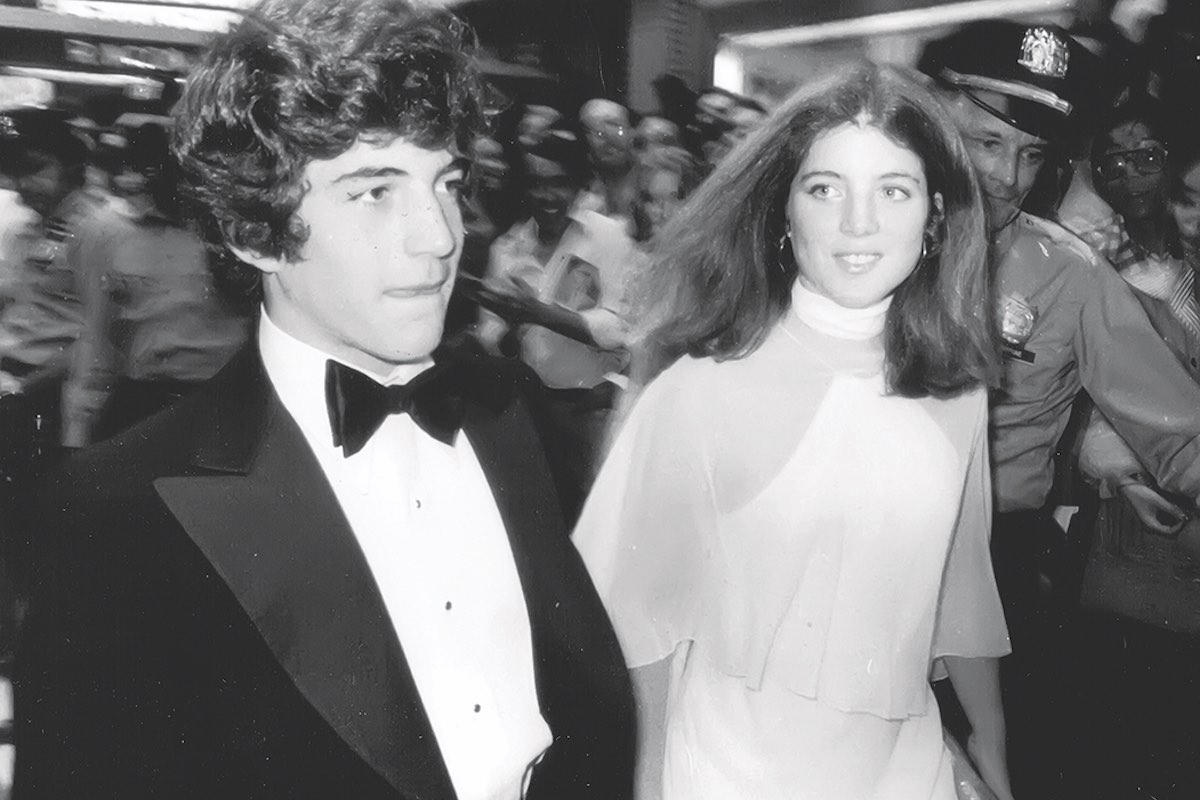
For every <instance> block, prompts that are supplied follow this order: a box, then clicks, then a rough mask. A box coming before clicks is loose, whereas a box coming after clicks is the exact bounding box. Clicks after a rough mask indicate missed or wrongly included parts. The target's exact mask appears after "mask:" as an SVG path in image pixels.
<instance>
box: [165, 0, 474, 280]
mask: <svg viewBox="0 0 1200 800" xmlns="http://www.w3.org/2000/svg"><path fill="white" fill-rule="evenodd" d="M474 51H475V38H474V34H473V33H472V32H471V30H470V29H469V28H468V27H467V25H466V24H465V23H463V22H462V21H461V20H459V19H458V18H457V17H455V16H454V15H453V14H451V13H449V12H448V11H445V10H442V9H438V8H433V7H427V6H424V5H422V6H417V5H414V4H413V3H411V2H409V0H338V2H329V0H265V2H262V3H260V4H259V5H258V6H257V7H256V8H255V9H254V10H253V11H250V12H248V13H247V17H246V19H245V20H244V21H243V22H242V23H241V24H240V25H239V26H238V27H237V28H235V29H234V30H232V31H231V32H230V33H229V34H227V35H225V36H223V37H222V38H220V39H219V40H217V41H216V42H215V43H214V45H213V47H212V48H211V50H209V52H208V53H207V54H206V55H205V56H204V57H203V59H202V60H201V62H200V64H199V65H198V67H197V68H196V70H195V71H194V72H193V73H192V75H191V76H190V77H189V79H188V84H187V88H186V89H185V90H184V92H183V96H182V98H181V99H180V101H179V104H178V105H177V106H176V109H175V137H174V148H175V154H176V156H177V157H178V159H179V161H180V163H181V164H182V166H183V169H184V172H185V175H186V177H187V179H188V188H189V190H190V194H191V196H192V199H193V200H194V202H195V204H196V206H197V207H198V208H197V211H198V212H199V213H198V214H197V216H198V217H199V221H200V224H201V228H202V230H203V231H204V233H205V238H206V239H207V241H208V243H209V247H210V250H211V251H212V253H213V255H214V259H215V260H214V269H215V271H216V274H217V277H218V279H219V281H220V282H221V283H223V284H225V285H226V286H229V287H232V288H233V289H235V290H237V291H239V292H242V293H246V294H249V295H251V296H252V297H255V298H258V297H261V291H262V290H261V280H260V277H261V275H260V273H259V271H258V270H257V269H255V268H253V267H251V266H249V265H247V264H245V263H244V262H242V261H241V260H239V259H238V258H237V257H236V256H235V255H234V254H233V253H232V252H230V249H229V248H231V247H232V248H238V249H241V250H243V251H250V252H253V253H256V254H259V255H262V256H266V257H270V258H279V259H284V260H293V259H296V258H298V257H299V256H300V253H301V250H302V248H303V245H304V243H305V240H306V239H307V237H308V228H307V226H306V225H305V223H304V221H303V220H302V219H300V217H299V216H298V215H297V213H296V212H297V209H298V208H299V206H300V203H301V200H303V198H304V195H305V192H306V191H307V190H308V186H307V184H306V183H305V180H304V172H305V169H306V167H307V166H308V164H309V163H310V162H311V161H314V160H324V159H330V158H335V157H337V156H338V155H340V154H342V153H344V152H345V151H347V150H349V149H350V147H352V146H353V145H354V144H355V142H357V141H358V140H359V139H360V138H367V139H368V140H370V139H371V138H378V139H380V140H383V141H387V140H388V139H389V138H390V137H396V136H399V137H403V138H404V139H406V140H407V141H410V142H412V143H413V144H416V145H418V146H420V147H425V148H430V149H439V148H443V147H450V148H454V149H457V150H458V151H459V152H462V153H467V152H469V149H468V148H469V145H470V141H471V139H472V137H473V136H474V135H475V134H476V133H477V132H478V131H479V130H481V129H482V128H483V112H482V105H483V100H482V98H483V84H482V81H481V78H480V76H479V72H478V70H477V68H476V66H475V62H474Z"/></svg>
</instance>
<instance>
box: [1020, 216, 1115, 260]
mask: <svg viewBox="0 0 1200 800" xmlns="http://www.w3.org/2000/svg"><path fill="white" fill-rule="evenodd" d="M1021 221H1022V222H1023V223H1024V224H1025V226H1026V227H1027V229H1029V230H1030V231H1033V232H1034V233H1036V234H1037V235H1038V236H1039V237H1040V238H1042V239H1043V240H1045V241H1046V243H1047V245H1048V246H1057V247H1058V248H1060V249H1062V250H1066V251H1067V252H1069V253H1071V254H1073V255H1075V256H1078V257H1079V258H1080V259H1081V260H1082V261H1084V262H1086V263H1087V264H1088V266H1092V267H1094V266H1097V265H1099V264H1100V263H1101V259H1100V256H1099V255H1098V254H1097V253H1096V251H1095V250H1093V249H1092V247H1091V245H1089V244H1088V243H1087V242H1085V241H1083V240H1082V239H1080V238H1079V237H1078V236H1076V235H1075V234H1073V233H1071V232H1070V231H1069V230H1067V229H1066V228H1064V227H1063V226H1062V225H1059V224H1058V223H1057V222H1054V221H1052V220H1048V219H1046V218H1044V217H1037V216H1034V215H1033V214H1022V215H1021Z"/></svg>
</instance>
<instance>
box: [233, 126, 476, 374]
mask: <svg viewBox="0 0 1200 800" xmlns="http://www.w3.org/2000/svg"><path fill="white" fill-rule="evenodd" d="M463 177H464V169H463V164H462V161H461V159H458V158H456V157H455V156H454V155H453V154H452V153H451V152H450V151H449V150H446V149H441V150H426V149H424V148H421V147H418V146H416V145H414V144H412V143H410V142H408V141H406V140H404V139H402V138H395V139H390V140H388V139H384V138H379V139H376V138H371V139H370V140H366V139H361V138H360V139H359V141H358V142H357V143H355V144H354V146H353V147H351V148H350V149H349V150H347V151H346V152H344V153H342V154H341V155H339V156H337V157H335V158H331V159H327V160H323V161H313V162H312V163H310V164H309V165H308V167H307V168H306V169H305V171H304V180H305V181H306V183H307V184H308V187H309V188H308V192H307V193H306V194H305V196H304V199H303V200H302V201H301V203H300V208H299V210H298V212H297V214H298V216H299V217H300V219H301V221H302V222H303V224H304V225H306V226H307V228H308V231H309V235H308V240H307V241H306V242H305V244H304V249H303V252H302V254H301V256H300V257H299V258H298V259H297V260H296V261H294V262H289V261H283V260H276V259H263V258H251V259H249V260H251V261H252V262H253V263H255V264H256V265H257V266H258V267H259V268H260V269H262V270H263V271H264V273H266V274H265V278H264V282H263V288H264V293H265V302H266V309H267V313H268V314H270V316H271V319H272V320H273V321H274V322H275V323H276V324H278V325H279V326H280V327H281V328H283V330H285V331H287V332H288V333H290V334H291V335H293V336H295V337H296V338H298V339H300V340H301V341H304V342H306V343H307V344H310V345H312V346H314V347H317V348H318V349H321V350H323V351H325V352H326V353H329V354H330V355H333V356H337V357H339V358H342V359H344V360H345V361H346V362H348V363H349V364H351V365H353V366H356V367H359V368H360V369H364V370H369V371H371V372H375V373H377V374H383V375H386V374H387V373H388V372H390V371H391V369H392V368H393V367H395V366H396V365H397V364H402V363H407V362H414V361H421V360H423V359H425V358H426V357H427V356H428V355H429V354H430V353H431V352H432V351H433V350H434V348H435V347H437V345H438V343H439V342H440V340H441V336H442V323H443V320H444V317H445V314H446V304H447V302H448V301H449V299H450V293H451V290H452V289H453V287H454V277H455V272H456V270H457V267H458V259H459V256H460V255H461V253H462V241H463V223H462V215H461V211H460V208H459V192H460V189H461V184H462V182H463Z"/></svg>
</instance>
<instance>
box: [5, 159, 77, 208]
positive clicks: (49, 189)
mask: <svg viewBox="0 0 1200 800" xmlns="http://www.w3.org/2000/svg"><path fill="white" fill-rule="evenodd" d="M28 162H29V164H28V167H27V171H26V172H25V173H24V174H22V175H20V176H19V177H18V178H17V179H16V187H17V192H18V193H19V194H20V195H21V200H22V201H24V203H25V205H27V206H29V207H30V208H32V209H33V210H34V211H36V212H38V213H39V214H41V215H42V216H43V217H45V216H48V215H50V214H51V213H53V211H54V209H56V208H58V206H59V204H60V203H61V202H62V201H63V199H65V198H66V196H67V195H68V194H69V193H70V191H71V188H72V187H71V184H70V181H69V180H68V176H67V169H66V167H65V166H64V165H63V163H62V162H61V161H60V160H59V159H58V158H56V157H55V156H53V155H51V154H49V153H36V152H35V153H30V154H29V156H28Z"/></svg>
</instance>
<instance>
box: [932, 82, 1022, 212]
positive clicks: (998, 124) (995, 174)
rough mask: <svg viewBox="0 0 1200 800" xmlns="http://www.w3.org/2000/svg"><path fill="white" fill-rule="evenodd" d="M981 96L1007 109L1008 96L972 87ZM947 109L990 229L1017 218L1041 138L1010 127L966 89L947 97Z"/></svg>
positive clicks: (998, 107)
mask: <svg viewBox="0 0 1200 800" xmlns="http://www.w3.org/2000/svg"><path fill="white" fill-rule="evenodd" d="M976 95H977V96H978V97H979V99H980V100H982V101H983V102H985V103H987V104H988V105H990V106H992V107H993V108H996V109H997V110H999V111H1001V112H1005V113H1007V111H1008V99H1007V98H1006V97H1005V96H1004V95H1001V94H996V93H993V92H976ZM946 107H947V110H948V111H949V112H950V117H951V119H952V120H953V121H954V124H955V126H956V127H957V128H958V132H959V133H960V134H962V138H963V142H964V143H965V144H966V146H967V153H968V154H969V155H970V157H971V163H972V164H973V165H974V167H975V176H976V177H977V178H978V179H979V188H980V189H982V190H983V200H984V206H985V208H986V210H987V221H988V230H989V231H990V232H991V233H995V232H996V231H998V230H1000V229H1001V228H1003V227H1004V226H1005V225H1008V224H1009V223H1010V222H1012V221H1013V220H1014V219H1016V216H1017V212H1018V211H1020V210H1021V203H1022V202H1023V201H1024V200H1025V196H1026V195H1028V194H1029V190H1030V189H1032V188H1033V184H1034V181H1035V180H1036V179H1037V175H1038V171H1039V170H1040V169H1041V168H1042V164H1044V163H1045V161H1046V140H1045V139H1041V138H1039V137H1037V136H1034V135H1033V134H1029V133H1026V132H1025V131H1023V130H1020V129H1019V128H1014V127H1013V126H1012V125H1009V124H1008V123H1007V122H1004V121H1003V120H1000V119H998V118H997V117H995V116H993V115H992V114H989V113H988V112H987V111H984V110H983V109H982V108H980V107H979V106H977V105H975V104H974V103H973V102H971V100H970V99H968V98H967V97H966V96H965V95H962V94H955V95H951V96H950V97H948V98H947V102H946Z"/></svg>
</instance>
